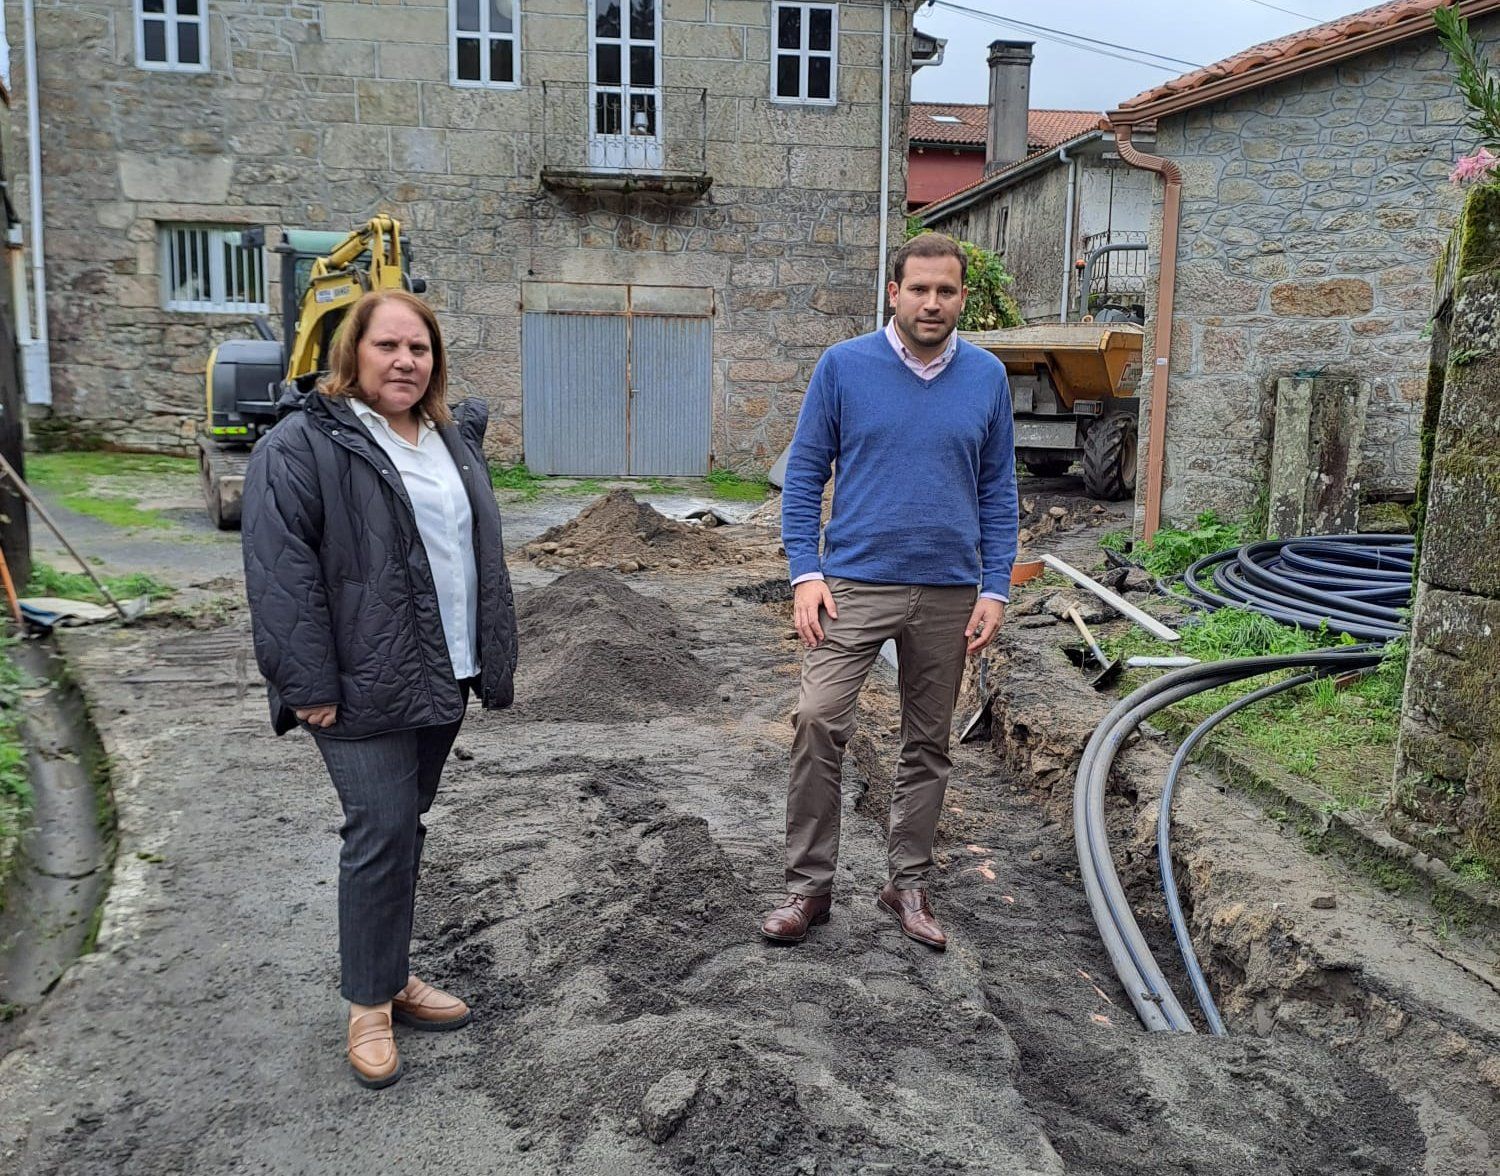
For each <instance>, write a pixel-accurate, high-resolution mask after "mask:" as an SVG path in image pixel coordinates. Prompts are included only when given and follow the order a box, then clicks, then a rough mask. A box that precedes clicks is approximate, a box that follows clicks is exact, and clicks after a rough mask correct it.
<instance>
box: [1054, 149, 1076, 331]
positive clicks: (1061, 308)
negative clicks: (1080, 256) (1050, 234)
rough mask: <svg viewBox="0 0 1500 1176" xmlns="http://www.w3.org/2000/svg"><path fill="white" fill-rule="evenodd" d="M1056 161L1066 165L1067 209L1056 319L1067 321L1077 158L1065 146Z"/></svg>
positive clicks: (1059, 151) (1071, 269) (1071, 266)
mask: <svg viewBox="0 0 1500 1176" xmlns="http://www.w3.org/2000/svg"><path fill="white" fill-rule="evenodd" d="M1057 162H1058V163H1066V164H1067V165H1068V210H1067V213H1066V214H1065V219H1064V222H1063V223H1064V225H1065V227H1064V229H1063V264H1062V297H1061V298H1059V299H1058V302H1057V321H1058V322H1060V323H1065V322H1067V321H1068V282H1069V280H1070V279H1071V277H1072V273H1073V206H1074V202H1075V200H1076V199H1077V196H1076V193H1077V191H1078V160H1077V159H1076V158H1073V157H1071V156H1069V155H1068V149H1067V148H1066V147H1059V148H1058V149H1057Z"/></svg>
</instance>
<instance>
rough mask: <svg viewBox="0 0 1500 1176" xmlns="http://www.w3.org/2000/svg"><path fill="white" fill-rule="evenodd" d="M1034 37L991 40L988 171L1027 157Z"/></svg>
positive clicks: (985, 149) (986, 164)
mask: <svg viewBox="0 0 1500 1176" xmlns="http://www.w3.org/2000/svg"><path fill="white" fill-rule="evenodd" d="M1033 44H1034V42H1032V41H991V42H990V58H989V61H990V126H989V136H988V138H987V140H986V142H985V147H984V174H985V175H989V174H990V173H991V172H995V171H999V170H1000V169H1001V168H1002V167H1009V166H1010V165H1011V164H1013V163H1017V162H1019V161H1020V160H1022V159H1025V158H1026V114H1027V112H1028V111H1029V110H1030V109H1031V60H1032V53H1031V47H1032V45H1033Z"/></svg>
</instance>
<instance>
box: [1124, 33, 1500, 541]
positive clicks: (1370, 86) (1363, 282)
mask: <svg viewBox="0 0 1500 1176" xmlns="http://www.w3.org/2000/svg"><path fill="white" fill-rule="evenodd" d="M1497 29H1500V25H1497V23H1496V22H1495V21H1494V20H1493V19H1490V20H1485V21H1476V22H1475V31H1476V33H1478V34H1479V35H1481V36H1485V35H1488V36H1493V35H1494V33H1495V32H1496V31H1497ZM1464 117H1465V116H1464V105H1463V102H1462V100H1461V99H1460V98H1459V96H1458V94H1457V92H1456V91H1455V89H1454V86H1453V82H1452V77H1451V71H1450V67H1449V65H1448V61H1447V57H1446V55H1445V53H1444V52H1443V50H1442V49H1441V47H1440V46H1439V45H1438V43H1437V40H1436V36H1435V35H1434V36H1431V37H1423V38H1420V39H1417V40H1413V41H1409V42H1406V43H1403V44H1401V45H1398V46H1394V47H1392V48H1389V49H1386V50H1381V51H1377V52H1374V53H1369V54H1366V55H1364V56H1361V57H1359V58H1356V59H1354V60H1351V61H1349V62H1346V63H1344V64H1342V65H1338V66H1330V67H1327V68H1324V69H1322V70H1318V71H1314V72H1312V73H1309V74H1305V75H1303V76H1300V77H1296V78H1292V79H1289V80H1287V81H1285V82H1282V83H1279V84H1276V85H1270V86H1266V87H1263V88H1261V89H1258V90H1255V91H1252V92H1249V93H1246V94H1242V95H1239V96H1237V97H1234V98H1230V99H1226V100H1225V101H1223V102H1220V103H1217V104H1214V105H1211V106H1206V107H1202V108H1199V109H1196V110H1193V111H1189V112H1187V113H1185V114H1183V115H1177V116H1171V117H1167V118H1163V119H1161V120H1160V122H1159V125H1158V128H1157V141H1156V153H1157V154H1160V155H1164V156H1166V157H1167V158H1169V159H1171V160H1173V161H1174V162H1175V163H1177V164H1178V166H1179V167H1181V169H1182V172H1183V191H1182V222H1181V234H1180V238H1179V254H1178V257H1179V263H1178V273H1177V288H1176V306H1175V316H1174V324H1173V338H1172V355H1171V382H1170V400H1169V406H1168V421H1167V447H1166V465H1165V478H1166V481H1165V489H1164V495H1163V517H1164V519H1166V520H1167V521H1169V522H1171V521H1175V522H1181V521H1183V520H1185V519H1189V518H1191V517H1192V516H1193V515H1194V514H1195V513H1197V512H1198V511H1201V510H1204V509H1208V508H1213V509H1215V510H1217V511H1218V512H1219V513H1220V514H1221V515H1223V516H1225V517H1230V518H1233V517H1239V516H1243V515H1245V514H1246V513H1248V512H1249V511H1250V510H1251V509H1252V507H1253V506H1254V504H1255V503H1256V501H1257V499H1258V498H1259V496H1260V494H1261V492H1262V488H1263V486H1264V483H1265V477H1266V470H1267V465H1268V462H1269V454H1270V430H1271V422H1272V418H1273V415H1274V398H1275V388H1276V381H1277V380H1278V379H1279V378H1281V377H1284V376H1290V375H1292V374H1294V373H1296V372H1299V371H1322V372H1324V373H1326V374H1328V375H1330V376H1338V377H1349V378H1353V379H1357V380H1365V381H1368V382H1369V384H1370V388H1371V393H1370V406H1369V417H1368V420H1367V423H1366V428H1365V436H1364V444H1363V452H1362V464H1361V480H1362V482H1363V486H1364V492H1365V493H1366V495H1369V496H1375V497H1382V496H1399V495H1402V494H1410V493H1411V492H1412V491H1413V488H1414V485H1415V478H1416V469H1417V454H1418V422H1419V419H1420V416H1421V411H1422V397H1423V392H1424V390H1425V387H1426V366H1427V342H1426V340H1425V338H1424V333H1425V330H1426V327H1427V322H1428V317H1429V311H1430V302H1431V291H1432V280H1433V274H1434V267H1435V259H1436V257H1437V255H1438V252H1439V250H1440V248H1441V247H1442V244H1443V241H1444V240H1445V238H1446V236H1447V234H1448V232H1449V230H1450V229H1451V228H1452V226H1453V223H1454V217H1455V214H1456V211H1457V208H1458V203H1459V194H1458V192H1457V191H1456V190H1455V189H1453V188H1452V187H1451V186H1450V185H1449V184H1448V183H1447V179H1446V177H1447V173H1448V172H1449V170H1450V169H1451V168H1452V165H1453V161H1454V160H1455V158H1457V157H1458V156H1459V155H1463V154H1466V153H1468V152H1469V151H1470V150H1472V149H1473V147H1474V145H1475V144H1474V139H1473V136H1472V133H1471V132H1469V131H1467V130H1465V129H1464V127H1463V122H1464ZM1159 241H1160V205H1159V194H1158V208H1157V215H1156V218H1155V226H1154V229H1153V233H1152V237H1151V253H1150V256H1151V258H1152V259H1153V268H1154V265H1155V259H1157V258H1159V256H1160V253H1159V249H1158V245H1159ZM1155 299H1156V296H1155V278H1154V276H1153V279H1152V290H1151V293H1150V300H1149V302H1148V305H1154V304H1155ZM1153 326H1154V324H1148V330H1150V329H1151V328H1152V327H1153ZM1146 346H1147V351H1146V354H1148V355H1149V354H1151V348H1152V346H1153V341H1152V339H1150V338H1149V337H1148V339H1147V341H1146ZM1148 389H1149V365H1147V377H1146V382H1144V383H1143V385H1142V394H1143V396H1144V395H1145V394H1146V392H1147V390H1148ZM1146 423H1147V418H1146V415H1144V414H1143V416H1142V429H1143V432H1142V454H1143V456H1144V453H1145V444H1144V442H1145V437H1146V433H1145V432H1144V430H1145V428H1146Z"/></svg>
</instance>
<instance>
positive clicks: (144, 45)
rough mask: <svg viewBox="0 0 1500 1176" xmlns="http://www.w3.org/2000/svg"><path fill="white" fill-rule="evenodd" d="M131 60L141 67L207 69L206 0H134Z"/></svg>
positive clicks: (194, 70) (188, 71)
mask: <svg viewBox="0 0 1500 1176" xmlns="http://www.w3.org/2000/svg"><path fill="white" fill-rule="evenodd" d="M135 63H136V65H138V66H139V67H140V68H141V69H169V70H178V71H181V72H183V73H202V72H203V71H204V70H206V69H208V0H135Z"/></svg>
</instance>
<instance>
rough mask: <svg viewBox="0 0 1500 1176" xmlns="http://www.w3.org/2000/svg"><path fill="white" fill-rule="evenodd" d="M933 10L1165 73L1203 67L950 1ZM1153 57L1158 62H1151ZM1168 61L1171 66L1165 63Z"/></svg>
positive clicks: (936, 1)
mask: <svg viewBox="0 0 1500 1176" xmlns="http://www.w3.org/2000/svg"><path fill="white" fill-rule="evenodd" d="M933 7H935V8H947V9H949V10H951V11H953V12H961V13H963V14H964V15H965V16H972V17H975V18H976V19H978V20H982V21H987V22H988V23H990V24H994V25H1002V26H1005V27H1008V28H1015V29H1021V30H1022V31H1024V32H1028V33H1031V34H1032V35H1034V36H1035V37H1037V38H1039V39H1040V40H1043V41H1051V42H1053V43H1054V44H1059V45H1066V46H1068V47H1069V48H1072V49H1081V50H1083V51H1084V52H1085V53H1095V54H1098V55H1099V56H1100V57H1113V58H1115V59H1116V60H1117V61H1128V62H1130V63H1131V64H1132V65H1145V66H1150V67H1151V68H1153V69H1160V70H1165V71H1166V72H1167V73H1178V72H1180V67H1182V66H1186V67H1187V68H1188V69H1202V68H1203V67H1202V66H1201V65H1198V64H1197V63H1195V62H1191V61H1183V60H1182V59H1181V58H1178V57H1168V56H1166V55H1165V54H1163V53H1153V52H1151V51H1150V50H1149V49H1136V48H1133V47H1131V46H1129V45H1117V44H1115V43H1113V42H1111V41H1099V40H1095V39H1094V38H1093V37H1085V36H1083V35H1082V34H1081V33H1070V32H1067V31H1066V30H1064V29H1054V28H1049V27H1048V26H1046V25H1037V24H1030V23H1028V22H1027V21H1024V20H1015V19H1013V18H1012V17H1008V16H999V15H997V14H995V13H993V12H983V11H981V10H980V9H978V8H969V7H967V6H965V5H963V4H954V3H952V2H951V0H933ZM1094 46H1104V48H1094ZM1128 54H1133V55H1134V56H1127V55H1128ZM1153 57H1154V58H1157V59H1159V60H1156V61H1151V60H1148V59H1149V58H1153ZM1167 62H1170V63H1171V64H1163V63H1167Z"/></svg>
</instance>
